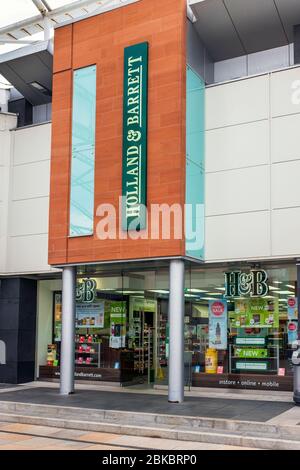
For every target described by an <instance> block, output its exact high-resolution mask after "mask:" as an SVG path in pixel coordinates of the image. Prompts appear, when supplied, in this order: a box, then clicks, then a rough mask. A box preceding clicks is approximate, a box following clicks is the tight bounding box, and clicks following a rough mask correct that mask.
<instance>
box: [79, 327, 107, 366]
mask: <svg viewBox="0 0 300 470" xmlns="http://www.w3.org/2000/svg"><path fill="white" fill-rule="evenodd" d="M100 349H101V343H100V341H99V338H98V335H88V334H87V335H76V337H75V364H76V365H78V366H88V367H98V368H99V367H100Z"/></svg>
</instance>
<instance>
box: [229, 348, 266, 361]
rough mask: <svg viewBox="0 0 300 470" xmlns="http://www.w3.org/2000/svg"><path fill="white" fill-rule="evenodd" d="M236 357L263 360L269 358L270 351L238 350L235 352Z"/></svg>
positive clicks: (256, 349)
mask: <svg viewBox="0 0 300 470" xmlns="http://www.w3.org/2000/svg"><path fill="white" fill-rule="evenodd" d="M235 355H236V357H240V358H248V359H252V358H255V359H261V358H265V357H267V356H268V350H267V349H261V348H255V349H254V348H253V349H252V348H249V349H245V348H237V349H236V350H235Z"/></svg>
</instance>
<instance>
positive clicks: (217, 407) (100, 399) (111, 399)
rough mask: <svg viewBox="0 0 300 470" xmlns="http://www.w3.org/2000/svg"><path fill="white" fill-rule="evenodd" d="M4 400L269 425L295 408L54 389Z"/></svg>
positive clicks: (27, 391) (25, 392)
mask: <svg viewBox="0 0 300 470" xmlns="http://www.w3.org/2000/svg"><path fill="white" fill-rule="evenodd" d="M0 401H2V402H5V401H12V402H19V403H35V404H44V405H56V406H65V407H79V408H89V409H98V410H101V409H103V410H114V411H118V410H120V411H129V412H136V413H137V412H142V413H154V414H163V415H165V414H171V415H179V416H180V415H181V416H193V417H206V418H224V419H231V420H233V419H238V420H244V421H257V422H267V421H269V420H271V419H273V418H275V417H276V416H278V415H281V414H282V413H284V412H286V411H288V410H290V409H292V408H294V404H293V403H292V402H272V401H264V400H261V401H259V400H244V399H243V400H240V399H238V398H237V399H235V400H232V399H226V398H209V397H190V396H189V397H186V399H185V401H184V403H182V404H170V403H168V402H167V397H166V396H165V395H158V394H155V395H154V394H147V393H144V394H142V393H139V394H125V393H120V392H117V391H116V392H111V391H98V390H78V391H77V392H76V393H75V394H74V395H69V396H67V397H65V396H61V395H59V393H58V390H56V389H54V388H51V387H49V388H46V387H41V388H39V387H35V388H30V389H20V390H17V391H14V392H7V393H1V396H0Z"/></svg>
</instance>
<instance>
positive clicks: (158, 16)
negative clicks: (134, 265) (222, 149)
mask: <svg viewBox="0 0 300 470" xmlns="http://www.w3.org/2000/svg"><path fill="white" fill-rule="evenodd" d="M144 41H148V42H149V89H148V170H147V180H148V181H147V205H148V206H150V205H151V204H163V203H167V204H174V203H175V204H180V205H183V204H184V201H185V108H186V1H185V0H164V1H161V0H141V1H140V2H137V3H134V4H132V5H128V6H126V7H122V8H119V9H116V10H113V11H110V12H107V13H103V14H100V15H98V16H94V17H91V18H87V19H85V20H82V21H79V22H76V23H74V24H71V25H67V26H64V27H61V28H59V29H57V30H56V32H55V48H54V76H53V110H52V158H51V190H50V218H49V264H52V265H60V264H67V263H74V264H76V263H89V262H97V261H112V260H126V259H137V258H157V257H166V256H183V255H184V254H185V242H184V240H176V239H171V240H151V239H149V240H138V241H134V240H131V239H127V240H119V239H117V240H105V241H101V240H98V239H97V237H96V224H97V222H98V221H99V219H98V218H97V216H96V210H97V207H98V205H99V204H103V203H108V204H113V205H114V206H116V207H118V200H119V197H120V196H121V194H122V129H123V128H122V119H123V54H124V48H125V47H127V46H129V45H132V44H137V43H140V42H144ZM92 64H96V65H97V114H96V157H95V158H96V160H95V219H94V229H95V230H94V235H93V236H87V237H77V238H69V236H68V233H69V197H70V196H69V195H70V161H71V115H72V76H73V71H74V70H75V69H77V68H80V67H86V66H89V65H92ZM119 223H120V221H119V220H117V224H119Z"/></svg>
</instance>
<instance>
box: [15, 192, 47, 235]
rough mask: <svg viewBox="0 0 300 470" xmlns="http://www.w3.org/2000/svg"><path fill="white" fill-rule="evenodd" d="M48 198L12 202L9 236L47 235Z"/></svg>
mask: <svg viewBox="0 0 300 470" xmlns="http://www.w3.org/2000/svg"><path fill="white" fill-rule="evenodd" d="M48 219H49V197H44V198H37V199H27V200H23V201H13V202H12V203H11V209H10V218H9V220H10V224H9V236H11V237H15V236H20V235H34V234H47V233H48Z"/></svg>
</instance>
